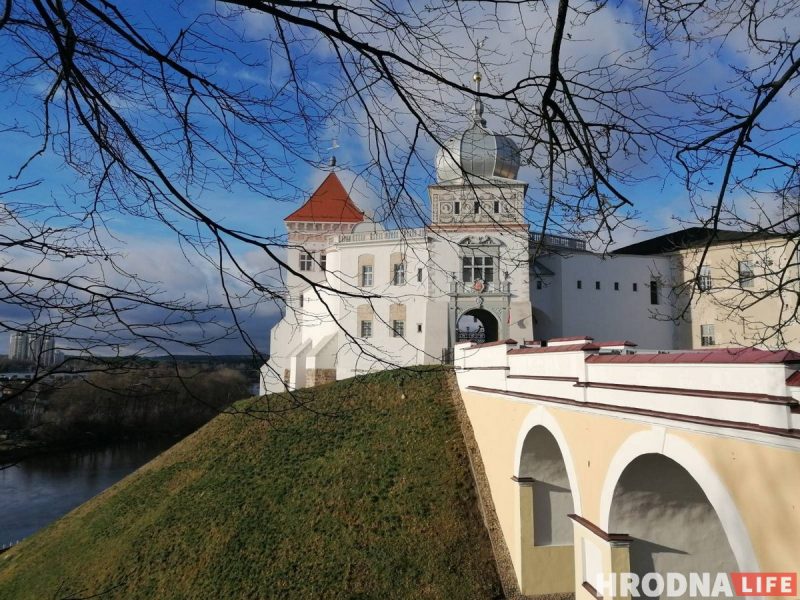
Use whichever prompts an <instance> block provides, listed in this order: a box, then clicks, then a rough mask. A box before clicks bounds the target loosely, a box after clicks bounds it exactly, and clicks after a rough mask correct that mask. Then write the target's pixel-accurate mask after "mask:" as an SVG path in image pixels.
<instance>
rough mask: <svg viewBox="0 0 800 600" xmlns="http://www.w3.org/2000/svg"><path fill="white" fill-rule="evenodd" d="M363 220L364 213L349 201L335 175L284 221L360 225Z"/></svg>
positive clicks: (326, 180)
mask: <svg viewBox="0 0 800 600" xmlns="http://www.w3.org/2000/svg"><path fill="white" fill-rule="evenodd" d="M363 220H364V213H363V212H361V211H360V210H358V207H357V206H356V205H355V204H354V203H353V201H352V200H351V199H350V196H349V195H348V193H347V191H346V190H345V189H344V186H343V185H342V182H341V181H339V178H338V177H337V176H336V173H331V174H330V175H328V176H327V177H326V178H325V181H323V182H322V184H321V185H320V186H319V187H318V188H317V191H316V192H314V193H313V194H311V197H310V198H309V199H308V200H306V202H305V204H303V206H301V207H300V208H298V209H297V210H296V211H294V212H293V213H292V214H290V215H289V216H288V217H286V218H285V219H284V221H312V222H315V223H320V222H323V223H361V221H363Z"/></svg>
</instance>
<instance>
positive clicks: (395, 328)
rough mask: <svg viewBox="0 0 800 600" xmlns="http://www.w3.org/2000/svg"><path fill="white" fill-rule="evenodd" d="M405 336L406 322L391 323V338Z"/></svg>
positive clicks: (396, 321)
mask: <svg viewBox="0 0 800 600" xmlns="http://www.w3.org/2000/svg"><path fill="white" fill-rule="evenodd" d="M405 334H406V322H405V321H398V320H395V321H392V336H393V337H403V336H404V335H405Z"/></svg>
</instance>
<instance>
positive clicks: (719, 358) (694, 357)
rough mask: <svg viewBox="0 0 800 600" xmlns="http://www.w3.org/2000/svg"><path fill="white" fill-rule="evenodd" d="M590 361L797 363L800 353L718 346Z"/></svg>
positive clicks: (596, 357) (590, 359)
mask: <svg viewBox="0 0 800 600" xmlns="http://www.w3.org/2000/svg"><path fill="white" fill-rule="evenodd" d="M586 362H590V363H612V362H614V363H683V364H699V363H716V364H725V363H739V364H758V363H769V364H779V363H798V362H800V353H797V352H793V351H791V350H759V349H758V348H720V349H717V350H703V351H698V352H669V353H665V354H643V353H642V354H597V355H593V356H587V357H586Z"/></svg>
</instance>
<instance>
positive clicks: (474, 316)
mask: <svg viewBox="0 0 800 600" xmlns="http://www.w3.org/2000/svg"><path fill="white" fill-rule="evenodd" d="M457 327H458V332H457V335H456V338H457V340H456V341H458V342H475V343H476V344H485V343H487V342H496V341H497V340H498V339H500V338H499V337H498V336H499V333H498V331H499V326H498V323H497V318H496V317H495V316H494V315H493V314H492V313H491V312H489V311H488V310H486V309H485V308H474V309H472V310H468V311H466V312H465V313H464V314H462V315H461V317H459V319H458V324H457Z"/></svg>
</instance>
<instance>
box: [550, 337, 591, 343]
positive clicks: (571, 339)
mask: <svg viewBox="0 0 800 600" xmlns="http://www.w3.org/2000/svg"><path fill="white" fill-rule="evenodd" d="M593 339H594V338H593V337H591V336H589V335H573V336H572V337H560V338H550V339H549V340H547V342H548V343H550V342H580V341H583V340H593Z"/></svg>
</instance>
